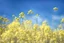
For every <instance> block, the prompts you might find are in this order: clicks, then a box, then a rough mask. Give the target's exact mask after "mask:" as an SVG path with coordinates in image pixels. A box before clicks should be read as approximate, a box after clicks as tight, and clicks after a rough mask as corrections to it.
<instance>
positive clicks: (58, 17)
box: [52, 15, 61, 20]
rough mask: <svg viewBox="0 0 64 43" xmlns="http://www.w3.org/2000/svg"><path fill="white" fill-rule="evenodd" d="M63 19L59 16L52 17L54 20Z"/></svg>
mask: <svg viewBox="0 0 64 43" xmlns="http://www.w3.org/2000/svg"><path fill="white" fill-rule="evenodd" d="M60 19H61V17H60V16H57V15H52V20H60Z"/></svg>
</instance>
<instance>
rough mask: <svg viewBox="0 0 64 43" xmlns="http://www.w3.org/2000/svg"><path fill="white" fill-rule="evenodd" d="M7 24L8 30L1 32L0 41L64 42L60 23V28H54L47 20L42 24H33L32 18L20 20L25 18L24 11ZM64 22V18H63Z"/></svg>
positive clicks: (1, 42)
mask: <svg viewBox="0 0 64 43" xmlns="http://www.w3.org/2000/svg"><path fill="white" fill-rule="evenodd" d="M19 15H20V17H15V19H14V20H13V21H12V22H11V23H10V24H8V25H7V27H6V28H7V30H5V31H4V32H3V33H2V34H0V43H64V30H63V29H62V26H61V25H59V27H58V28H60V27H61V28H60V29H59V30H54V31H53V30H52V29H51V28H50V26H49V25H48V23H47V21H43V22H42V24H41V25H38V24H33V23H32V21H31V20H24V21H22V23H20V22H19V20H20V18H22V19H24V18H25V17H24V13H23V12H21V13H20V14H19ZM61 22H62V23H63V22H64V18H63V19H62V20H61Z"/></svg>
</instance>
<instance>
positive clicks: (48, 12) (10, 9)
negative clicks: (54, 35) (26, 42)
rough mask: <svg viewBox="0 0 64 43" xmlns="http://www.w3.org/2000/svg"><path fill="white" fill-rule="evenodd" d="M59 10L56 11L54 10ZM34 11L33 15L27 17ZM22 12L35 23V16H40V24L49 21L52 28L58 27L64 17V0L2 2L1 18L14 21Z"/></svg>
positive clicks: (0, 6) (0, 5) (1, 0)
mask: <svg viewBox="0 0 64 43" xmlns="http://www.w3.org/2000/svg"><path fill="white" fill-rule="evenodd" d="M54 7H57V8H58V10H57V11H54V10H53V8H54ZM29 10H32V11H33V12H34V14H33V15H27V12H28V11H29ZM20 12H24V13H25V15H26V18H27V19H31V20H32V21H33V22H34V23H35V15H36V14H39V17H38V22H39V24H40V23H42V21H44V20H47V22H48V23H49V25H50V26H51V27H57V25H59V24H60V20H61V18H63V17H64V1H63V0H0V16H3V17H7V18H8V19H10V20H11V21H12V19H13V17H12V15H13V14H14V15H15V16H18V15H19V13H20Z"/></svg>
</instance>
